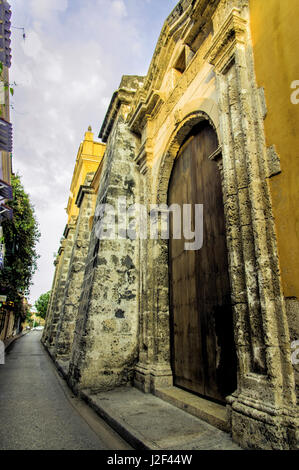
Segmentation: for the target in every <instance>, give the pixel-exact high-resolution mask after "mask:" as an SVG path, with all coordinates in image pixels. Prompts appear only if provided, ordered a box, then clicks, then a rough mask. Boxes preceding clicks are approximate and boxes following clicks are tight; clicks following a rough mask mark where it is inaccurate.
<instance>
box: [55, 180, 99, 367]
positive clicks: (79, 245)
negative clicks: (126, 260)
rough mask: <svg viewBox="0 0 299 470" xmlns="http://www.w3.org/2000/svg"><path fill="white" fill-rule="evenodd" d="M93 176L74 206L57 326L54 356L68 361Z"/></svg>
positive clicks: (90, 212)
mask: <svg viewBox="0 0 299 470" xmlns="http://www.w3.org/2000/svg"><path fill="white" fill-rule="evenodd" d="M93 176H94V173H88V174H87V176H86V179H85V181H84V185H82V186H81V187H80V190H79V193H78V196H77V200H76V204H77V206H78V207H79V209H80V212H79V215H78V219H77V225H76V232H75V236H74V244H73V250H72V255H71V259H70V264H69V272H68V276H67V280H66V284H65V294H64V299H63V305H62V308H61V315H60V319H59V323H58V326H57V335H56V345H55V355H56V357H57V358H58V359H59V358H63V359H64V360H68V359H69V357H70V353H71V347H72V343H73V339H74V330H75V324H76V320H77V314H78V308H79V301H80V295H81V289H82V282H83V277H84V269H85V262H86V257H87V253H88V246H89V240H90V228H89V220H90V217H92V216H93V214H94V207H95V202H96V194H95V192H94V190H93V188H92V187H91V182H92V179H93Z"/></svg>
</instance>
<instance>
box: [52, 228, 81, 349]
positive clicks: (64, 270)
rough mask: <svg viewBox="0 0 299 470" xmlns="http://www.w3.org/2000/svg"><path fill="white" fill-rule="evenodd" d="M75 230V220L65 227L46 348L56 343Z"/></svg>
mask: <svg viewBox="0 0 299 470" xmlns="http://www.w3.org/2000/svg"><path fill="white" fill-rule="evenodd" d="M75 228H76V220H72V221H71V223H70V224H69V225H68V227H67V236H66V239H65V241H64V252H63V256H62V260H61V266H60V269H59V277H58V280H57V287H56V290H55V297H54V299H53V304H52V312H51V323H50V328H49V332H48V338H47V346H48V347H54V346H55V342H56V333H57V325H58V322H59V319H60V315H61V308H62V303H63V298H64V291H65V284H66V280H67V274H68V269H69V264H70V258H71V254H72V248H73V243H74V234H75Z"/></svg>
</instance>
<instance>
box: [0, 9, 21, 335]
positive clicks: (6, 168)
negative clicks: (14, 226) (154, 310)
mask: <svg viewBox="0 0 299 470" xmlns="http://www.w3.org/2000/svg"><path fill="white" fill-rule="evenodd" d="M10 18H11V9H10V5H9V3H8V2H6V1H5V0H0V269H2V268H3V266H4V257H5V244H4V238H3V228H2V224H5V221H6V220H7V219H12V217H13V214H12V210H11V208H10V207H9V206H8V205H7V204H6V201H7V200H10V199H11V198H12V188H11V173H12V162H11V158H12V153H11V152H12V125H11V123H10V104H9V96H10V91H9V88H10V86H9V68H10V66H11V48H10V42H11V41H10V35H11V22H10ZM0 287H1V286H0ZM4 294H5V293H4ZM19 328H20V324H19V320H18V319H15V316H14V314H13V312H12V305H10V303H7V302H6V295H2V296H1V297H0V339H1V340H5V339H7V338H10V337H11V336H13V334H14V333H15V332H16V331H18V329H19Z"/></svg>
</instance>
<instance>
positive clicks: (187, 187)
mask: <svg viewBox="0 0 299 470" xmlns="http://www.w3.org/2000/svg"><path fill="white" fill-rule="evenodd" d="M216 149H217V136H216V133H215V131H214V129H213V128H212V127H211V126H210V125H209V124H208V123H207V122H204V123H201V124H200V125H199V126H197V128H195V129H194V131H193V132H192V135H190V136H189V138H188V139H187V141H186V142H185V143H184V144H183V145H182V147H181V149H180V152H179V154H178V157H177V159H176V161H175V164H174V167H173V171H172V174H171V179H170V184H169V192H168V204H169V205H170V204H180V205H181V206H182V205H183V204H192V207H193V208H194V204H203V246H202V248H201V249H200V250H198V251H186V250H185V247H184V244H185V242H186V240H184V238H183V237H182V239H181V240H177V239H173V238H172V224H171V228H170V232H171V236H170V241H169V265H170V266H169V267H170V270H169V271H170V310H171V332H172V338H171V342H172V368H173V374H174V384H175V385H176V386H179V387H182V388H185V389H187V390H189V391H192V392H195V393H199V394H201V395H203V396H206V397H209V398H212V399H215V400H219V401H224V398H225V396H227V395H228V394H230V393H232V392H233V391H234V390H235V388H236V355H235V347H234V340H233V325H232V308H231V296H230V283H229V275H228V261H227V249H226V236H225V219H224V208H223V198H222V188H221V176H220V173H219V169H218V167H217V164H216V163H215V162H214V161H212V160H210V159H209V156H211V155H212V154H213V152H214V151H215V150H216ZM193 217H194V210H193ZM193 222H194V221H193ZM193 228H194V226H193Z"/></svg>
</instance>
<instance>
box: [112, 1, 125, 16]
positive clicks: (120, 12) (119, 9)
mask: <svg viewBox="0 0 299 470" xmlns="http://www.w3.org/2000/svg"><path fill="white" fill-rule="evenodd" d="M112 10H113V13H115V14H116V15H117V16H119V17H124V16H128V13H127V9H126V5H125V4H124V2H123V0H113V2H112Z"/></svg>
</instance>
